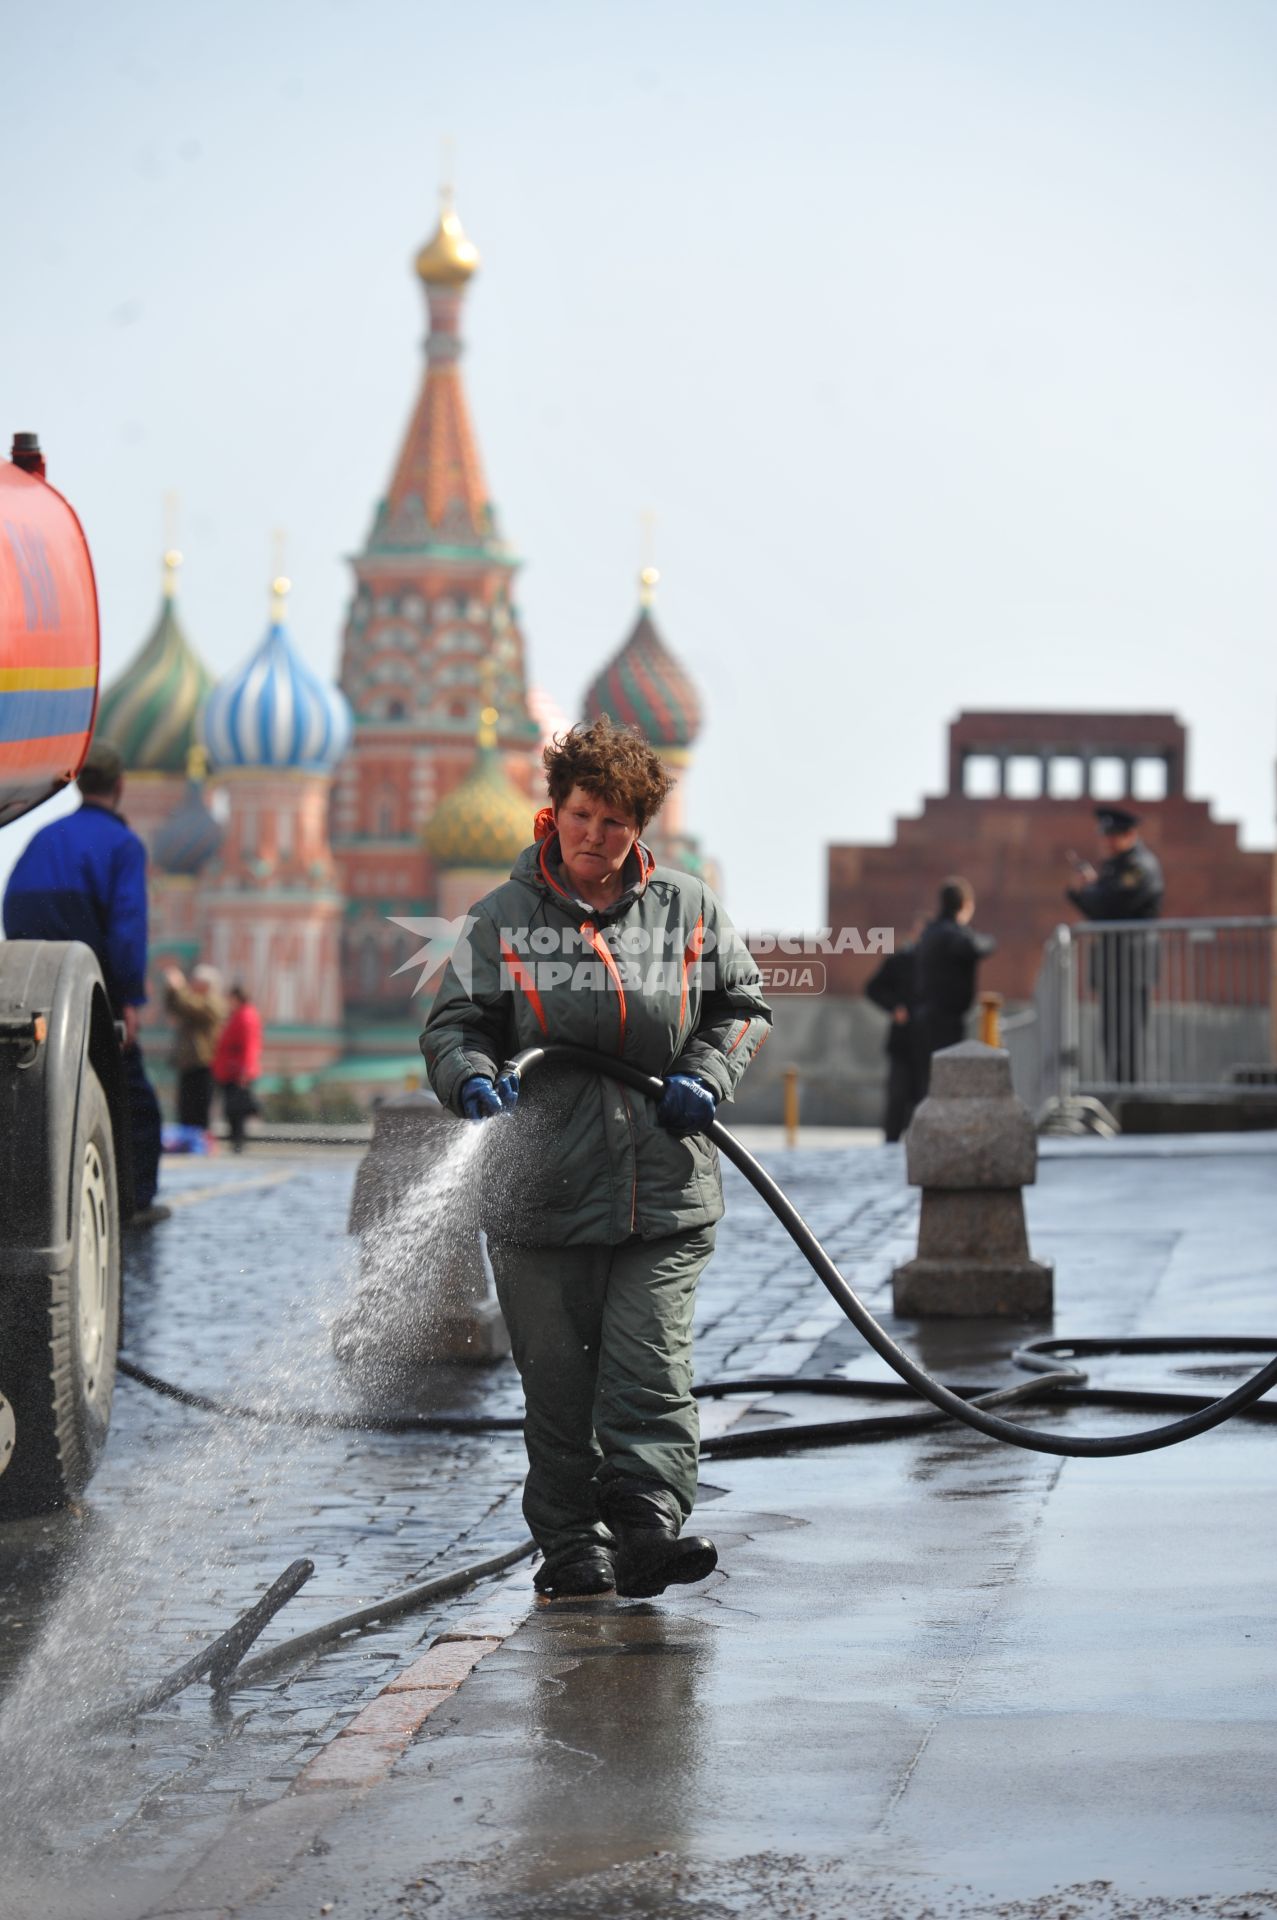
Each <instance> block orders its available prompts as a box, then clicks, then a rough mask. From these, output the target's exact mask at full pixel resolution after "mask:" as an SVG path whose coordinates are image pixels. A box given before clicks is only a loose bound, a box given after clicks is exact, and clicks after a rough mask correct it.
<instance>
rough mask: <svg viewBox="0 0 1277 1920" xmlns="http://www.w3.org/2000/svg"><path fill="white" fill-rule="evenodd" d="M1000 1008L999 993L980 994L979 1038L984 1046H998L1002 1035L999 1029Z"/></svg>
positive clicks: (1000, 999)
mask: <svg viewBox="0 0 1277 1920" xmlns="http://www.w3.org/2000/svg"><path fill="white" fill-rule="evenodd" d="M1001 1008H1002V995H1001V994H1000V993H982V994H981V995H980V1038H981V1040H982V1041H983V1042H984V1044H985V1046H986V1047H1000V1046H1001V1045H1002V1035H1001V1032H1000V1030H999V1019H998V1016H999V1014H1000V1012H1001Z"/></svg>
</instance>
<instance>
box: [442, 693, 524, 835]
mask: <svg viewBox="0 0 1277 1920" xmlns="http://www.w3.org/2000/svg"><path fill="white" fill-rule="evenodd" d="M488 715H491V716H492V717H491V720H489V719H488ZM496 717H497V716H496V711H495V709H494V708H492V707H485V708H484V710H483V716H482V724H481V731H480V736H479V751H478V755H477V757H476V760H475V765H474V767H473V768H472V770H471V771H470V773H468V774H467V775H466V778H465V779H464V780H463V781H462V782H461V785H460V786H458V787H454V788H453V790H452V792H451V793H450V794H449V795H448V797H447V799H446V800H444V801H443V802H442V803H441V804H440V805H439V806H438V807H436V809H435V811H434V814H433V815H432V817H431V819H430V822H429V825H428V826H427V827H426V833H425V839H426V845H427V846H428V847H429V849H430V851H431V853H432V854H433V856H434V858H435V860H436V861H437V862H438V864H439V865H440V866H441V867H492V868H494V869H496V868H500V869H501V870H502V872H509V870H510V868H511V867H512V866H513V865H514V863H515V861H516V860H517V859H518V857H519V855H520V854H521V853H522V852H523V849H524V848H525V847H527V846H531V844H532V816H533V814H534V813H535V812H536V807H535V805H534V804H533V802H532V801H531V800H529V799H528V796H527V795H526V794H525V793H520V792H519V790H518V789H517V787H516V786H515V785H514V783H513V781H512V780H511V779H510V776H509V775H508V773H507V772H506V769H505V762H504V761H503V759H502V757H501V754H500V753H499V751H498V749H497V747H496V746H495V745H494V744H492V743H491V739H490V738H485V735H487V736H490V735H491V734H492V733H493V732H494V731H495V725H494V723H495V721H496Z"/></svg>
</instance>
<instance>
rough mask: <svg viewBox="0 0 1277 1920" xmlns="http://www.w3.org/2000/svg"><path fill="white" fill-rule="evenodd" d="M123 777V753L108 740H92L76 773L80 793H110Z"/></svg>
mask: <svg viewBox="0 0 1277 1920" xmlns="http://www.w3.org/2000/svg"><path fill="white" fill-rule="evenodd" d="M123 778H124V755H123V754H122V753H121V752H120V750H119V748H118V747H113V746H112V745H111V743H110V741H109V740H94V741H93V743H92V744H91V746H90V747H89V751H88V753H87V754H86V755H85V756H84V765H83V766H82V767H81V768H80V771H79V773H78V774H77V775H76V781H77V783H78V785H79V788H80V792H81V793H91V794H102V793H110V792H111V791H112V790H113V789H114V788H115V787H118V786H119V784H120V782H121V780H123Z"/></svg>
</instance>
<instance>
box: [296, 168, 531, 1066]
mask: <svg viewBox="0 0 1277 1920" xmlns="http://www.w3.org/2000/svg"><path fill="white" fill-rule="evenodd" d="M478 264H479V256H478V253H477V252H476V250H475V248H474V247H473V246H472V244H471V243H470V241H469V240H468V239H467V237H466V235H465V233H464V231H463V230H462V226H461V222H460V220H459V219H458V217H457V213H456V210H455V208H454V207H453V205H452V200H451V195H450V194H449V193H447V192H445V194H444V198H443V209H442V213H441V216H440V219H439V224H438V227H437V229H436V231H435V233H434V235H433V236H432V238H431V239H430V240H429V241H428V242H427V244H426V245H425V246H424V247H423V248H422V250H421V252H420V254H419V255H418V256H417V260H416V271H417V275H418V277H419V278H420V280H421V282H422V285H423V286H424V288H425V294H426V302H427V307H428V311H429V332H428V334H427V337H426V366H425V377H424V379H423V382H422V387H421V392H420V396H419V398H418V400H417V405H416V408H415V411H414V413H413V416H412V419H411V421H410V423H409V426H408V431H407V434H406V436H405V439H404V443H403V447H402V450H401V452H400V454H399V458H398V461H397V463H396V465H395V469H394V472H393V474H392V476H391V481H390V487H389V491H388V492H387V494H386V496H385V498H384V499H383V500H382V501H381V502H380V503H379V505H378V507H377V510H376V513H375V515H374V519H373V525H372V530H371V532H370V534H369V536H368V540H367V543H366V545H365V547H364V549H363V551H362V553H360V554H358V555H357V556H356V557H355V559H354V561H353V566H354V572H355V592H354V597H353V600H352V602H351V606H350V612H349V616H348V619H347V623H346V630H345V635H344V639H343V646H342V665H341V676H340V678H341V686H342V689H343V691H344V693H345V694H346V697H347V699H348V700H349V702H350V705H351V708H352V710H353V713H354V739H353V744H352V746H351V750H350V752H349V754H348V755H347V757H346V759H345V760H344V761H343V763H342V765H341V767H340V769H339V771H338V774H337V780H336V786H335V793H334V801H333V815H332V830H333V851H334V854H335V856H336V859H337V864H338V868H339V870H340V874H341V882H342V887H343V891H344V892H345V894H346V900H347V905H346V927H345V940H344V965H343V981H344V998H345V1002H346V1008H347V1020H348V1039H349V1043H350V1045H351V1048H352V1050H353V1051H355V1052H356V1053H360V1052H362V1053H369V1052H372V1053H375V1052H377V1051H378V1050H379V1048H382V1047H384V1048H387V1049H390V1050H392V1051H397V1052H399V1053H402V1051H403V1048H404V1034H405V1032H407V1031H408V1029H409V1028H410V1027H411V1026H412V1025H413V1024H414V1023H416V1021H417V1009H415V1008H414V1007H413V1005H412V1003H411V1000H410V999H409V997H408V994H407V993H406V991H405V986H404V981H403V980H402V979H394V978H393V975H394V973H395V970H396V968H397V967H398V966H399V965H400V964H401V963H402V962H403V961H404V960H405V959H406V958H407V957H408V955H409V954H410V953H411V952H412V950H413V945H414V944H415V943H414V942H413V941H412V940H411V939H410V936H409V935H407V934H406V933H404V932H402V931H401V930H400V929H398V928H396V927H395V926H394V925H393V924H392V916H396V915H415V914H422V913H431V912H433V911H435V910H436V908H437V903H438V895H439V872H438V869H437V865H436V861H435V857H434V855H433V854H432V851H431V848H430V845H429V842H428V839H427V836H426V829H427V827H428V825H429V822H430V820H431V818H432V816H433V815H434V813H435V811H436V809H437V808H438V807H439V806H440V805H441V804H442V802H443V801H444V800H445V799H446V798H447V796H448V795H449V793H451V791H452V790H453V789H454V788H455V787H456V786H458V785H459V784H460V782H461V781H462V780H464V779H465V778H466V777H467V776H468V775H469V774H470V772H471V770H472V768H473V766H474V761H475V748H474V740H475V733H476V725H477V721H478V715H479V709H480V707H481V706H482V705H485V704H487V698H485V694H484V691H483V689H484V687H485V686H486V688H487V690H488V696H487V697H488V698H490V700H491V704H492V705H494V706H495V707H496V708H497V709H498V710H499V712H500V714H501V716H502V720H501V727H500V736H499V739H498V740H497V742H496V753H497V755H498V757H499V758H500V760H501V761H502V762H503V763H504V766H505V768H506V771H507V772H508V775H509V777H510V778H511V779H512V780H513V781H514V782H515V783H516V785H517V786H518V787H520V788H522V789H524V790H525V791H529V792H530V791H531V786H532V780H533V775H534V772H535V771H536V761H537V755H538V748H539V730H538V727H537V724H536V722H535V720H533V719H532V718H531V716H530V715H529V713H528V708H527V687H526V682H525V676H524V654H523V640H522V636H521V634H520V632H519V626H518V618H517V614H516V611H515V608H514V605H513V603H512V600H511V585H512V580H513V576H514V573H515V570H516V566H517V561H516V560H515V558H514V556H513V554H512V553H511V552H510V549H509V548H508V547H507V546H506V545H505V543H504V541H503V540H502V538H501V536H500V533H499V531H498V528H497V521H496V515H495V512H494V509H493V506H492V502H491V500H490V499H489V497H488V489H487V485H486V482H485V480H484V477H483V469H482V466H481V464H480V460H479V452H478V446H477V444H476V441H475V436H474V431H473V428H472V427H471V424H470V415H469V409H468V407H467V404H466V397H465V390H464V388H463V385H462V380H461V367H460V359H461V352H462V339H461V314H462V307H463V304H464V300H465V295H466V289H467V287H468V285H469V282H470V279H471V277H472V276H473V274H474V273H475V271H476V269H477V267H478ZM529 817H530V816H529Z"/></svg>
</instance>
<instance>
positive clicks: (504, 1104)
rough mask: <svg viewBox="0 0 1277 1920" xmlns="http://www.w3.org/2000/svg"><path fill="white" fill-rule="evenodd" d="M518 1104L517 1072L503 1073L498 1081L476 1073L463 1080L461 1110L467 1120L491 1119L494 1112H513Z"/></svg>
mask: <svg viewBox="0 0 1277 1920" xmlns="http://www.w3.org/2000/svg"><path fill="white" fill-rule="evenodd" d="M518 1104H519V1076H518V1074H517V1073H503V1074H502V1075H501V1078H500V1079H499V1080H497V1081H492V1080H489V1079H488V1078H487V1076H486V1074H482V1073H476V1074H473V1075H472V1076H471V1077H470V1079H469V1080H465V1081H463V1082H462V1085H461V1111H462V1112H463V1113H464V1114H465V1116H466V1119H467V1120H490V1119H491V1118H492V1116H493V1114H496V1113H510V1112H512V1111H513V1109H514V1108H515V1107H517V1106H518Z"/></svg>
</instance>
